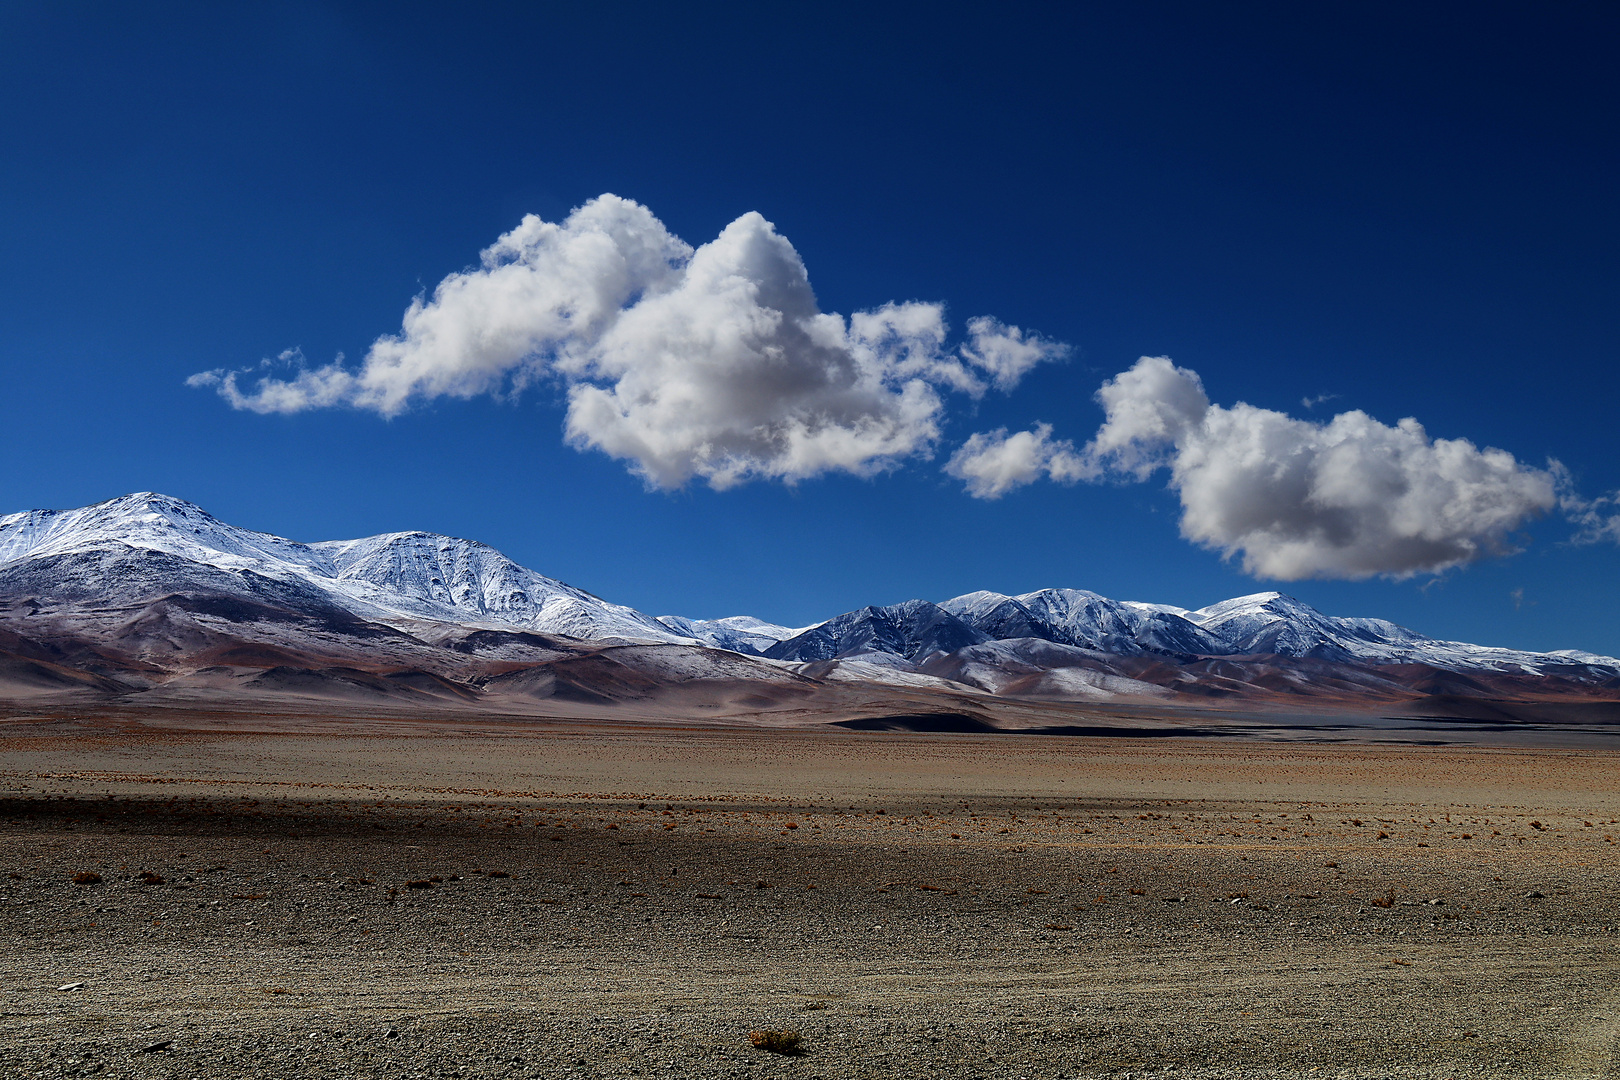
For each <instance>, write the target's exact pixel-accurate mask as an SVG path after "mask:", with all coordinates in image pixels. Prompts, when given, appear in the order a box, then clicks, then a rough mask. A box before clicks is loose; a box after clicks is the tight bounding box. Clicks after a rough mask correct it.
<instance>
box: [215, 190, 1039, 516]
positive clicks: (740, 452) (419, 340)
mask: <svg viewBox="0 0 1620 1080" xmlns="http://www.w3.org/2000/svg"><path fill="white" fill-rule="evenodd" d="M948 329H949V328H948V326H947V324H946V320H945V314H944V309H943V307H942V305H940V304H935V303H919V302H910V303H900V304H887V305H884V306H882V307H879V308H875V309H872V310H867V311H859V312H856V313H855V314H853V315H851V316H850V317H849V318H847V319H846V318H845V317H844V316H842V315H838V314H836V313H830V312H823V311H821V310H820V308H819V306H818V305H817V303H816V297H815V293H814V292H813V291H812V289H811V287H810V280H809V277H808V275H807V273H806V271H805V267H804V263H803V261H802V260H801V259H800V258H799V254H798V252H797V251H796V250H794V248H793V245H792V244H791V243H789V242H788V240H787V239H786V238H785V237H783V236H782V235H781V234H779V233H778V232H777V231H776V229H775V227H774V226H772V225H771V223H770V222H768V221H766V220H765V219H764V218H763V217H761V216H760V215H759V214H755V213H750V214H745V215H743V216H742V217H740V218H738V219H737V220H736V221H734V222H732V223H731V224H730V225H728V226H727V227H726V228H725V230H724V231H722V232H721V233H720V235H719V236H718V237H716V238H715V239H714V240H712V241H710V242H709V243H707V244H704V245H703V246H701V247H699V248H696V249H693V248H692V247H690V246H689V245H687V244H686V243H685V242H683V241H682V240H681V239H680V238H679V237H677V236H674V235H673V234H672V233H670V232H669V230H668V229H666V228H665V227H664V225H663V223H662V222H660V221H659V220H658V219H657V218H656V217H654V216H653V214H652V213H651V211H649V210H648V209H647V208H646V207H644V206H641V205H640V204H638V203H635V202H631V201H630V200H627V199H621V198H618V197H617V196H613V195H603V196H600V197H599V198H596V199H592V200H591V201H590V202H588V203H586V204H585V205H583V206H581V207H579V208H578V209H576V210H575V211H574V212H573V213H571V214H570V215H569V216H568V218H567V219H566V220H564V221H562V222H560V223H553V222H547V221H543V220H541V219H540V218H538V217H536V216H534V215H529V216H527V217H525V218H524V219H523V221H522V222H521V223H520V224H519V225H518V226H517V228H515V229H513V230H512V231H511V232H509V233H507V234H505V235H504V236H502V237H500V238H499V239H498V240H497V241H496V242H495V243H494V244H493V245H492V246H491V247H490V248H489V249H488V250H486V251H485V252H484V253H483V256H482V261H481V264H480V265H479V266H477V267H474V268H470V269H468V270H465V271H462V272H459V273H455V274H451V275H450V276H449V277H446V278H445V279H444V280H443V281H441V282H440V283H439V285H438V286H437V287H436V288H435V289H434V290H433V293H432V295H431V296H419V297H417V298H416V299H415V300H414V301H412V302H411V305H410V306H409V308H407V310H406V312H405V316H404V321H403V326H402V328H401V330H400V332H399V333H398V334H391V335H387V336H384V337H381V338H378V339H377V341H376V342H374V343H373V344H372V346H371V348H370V350H369V351H368V352H367V353H366V356H365V358H364V359H363V361H362V362H361V363H360V365H359V366H358V367H357V368H350V367H349V366H347V365H346V364H344V363H343V360H342V357H339V358H338V360H337V361H335V362H333V363H331V364H327V365H324V366H321V367H316V368H309V367H307V366H303V365H301V364H298V363H297V361H298V360H299V359H301V358H299V357H291V358H287V357H286V356H285V354H284V359H290V361H291V362H292V363H293V365H294V370H292V371H291V372H290V373H288V374H287V376H286V377H276V376H275V375H273V374H266V373H263V372H261V371H259V370H257V369H252V368H249V369H242V370H238V371H230V370H224V369H221V370H217V371H209V372H202V373H199V374H198V375H194V376H192V378H191V379H190V380H188V382H189V384H190V385H193V386H208V387H213V388H214V389H216V390H217V391H218V392H219V393H220V395H221V396H222V397H224V398H225V400H227V401H228V402H230V404H231V405H232V406H234V407H236V408H239V409H247V410H252V411H255V412H261V413H292V412H299V411H302V410H306V409H315V408H326V407H331V406H339V405H343V406H351V407H356V408H361V409H368V410H373V411H375V412H377V413H379V414H381V415H383V416H395V415H398V414H399V413H401V412H403V411H404V410H406V409H407V408H409V407H410V406H411V405H412V404H414V403H417V402H424V401H430V400H433V399H435V398H441V397H452V398H470V397H475V396H478V395H483V394H493V395H505V394H512V393H515V392H517V391H519V390H521V389H523V388H524V387H525V386H527V385H529V384H531V383H533V382H535V381H538V380H544V379H555V380H558V381H560V382H561V383H562V384H563V385H564V386H565V387H566V388H567V398H568V414H567V418H566V420H565V429H566V432H567V438H568V441H569V442H570V443H571V444H572V445H574V446H576V447H580V448H594V449H597V450H601V451H604V452H606V453H608V454H610V455H612V456H614V457H616V458H620V459H623V460H625V461H627V462H629V463H630V467H631V469H632V470H633V471H634V472H636V473H638V474H639V475H640V476H642V477H643V478H644V479H645V480H646V481H647V482H648V483H649V484H652V485H655V486H658V487H666V488H672V487H679V486H681V485H683V484H685V483H686V482H687V481H688V480H690V479H692V478H693V477H701V478H703V479H704V480H706V481H707V482H708V483H709V484H711V485H712V486H714V487H716V488H725V487H729V486H732V485H734V484H737V483H739V482H742V481H744V480H747V479H750V478H755V477H767V478H776V479H782V480H786V481H790V482H791V481H795V480H801V479H806V478H809V477H813V476H817V475H820V474H823V473H826V472H830V471H844V472H850V473H855V474H857V475H866V474H870V473H873V472H876V471H879V470H881V469H884V468H887V467H890V466H892V465H893V464H894V463H896V462H898V461H899V460H901V459H903V458H906V457H910V456H914V455H922V454H928V453H931V452H932V450H933V447H934V445H935V444H936V442H937V441H938V438H939V434H940V423H941V421H942V419H943V415H944V410H945V403H944V399H943V398H942V396H941V392H942V391H944V390H954V391H958V392H962V393H966V394H968V395H970V396H972V397H975V398H976V397H979V396H982V395H983V394H984V393H985V392H986V390H987V389H988V387H989V386H994V387H996V388H997V389H1001V390H1007V389H1010V388H1012V387H1013V386H1015V385H1016V384H1017V382H1018V381H1019V379H1020V378H1022V377H1023V375H1024V374H1025V373H1027V372H1028V371H1029V370H1030V368H1032V367H1034V366H1035V365H1036V364H1039V363H1041V362H1044V361H1048V360H1056V359H1060V358H1061V357H1062V356H1064V355H1065V354H1066V352H1067V348H1066V346H1063V345H1061V344H1059V343H1056V342H1051V341H1048V340H1046V339H1045V338H1042V337H1040V336H1039V335H1036V334H1033V333H1027V332H1025V331H1023V330H1021V329H1019V328H1018V327H1015V326H1006V325H1004V324H1002V323H1000V322H998V321H996V320H994V319H991V318H988V317H981V318H977V319H973V320H970V321H969V323H968V326H967V333H968V337H967V340H966V341H965V342H964V343H963V344H961V345H960V346H958V347H957V348H956V349H955V350H952V349H949V348H948V347H947V344H946V343H947V339H948Z"/></svg>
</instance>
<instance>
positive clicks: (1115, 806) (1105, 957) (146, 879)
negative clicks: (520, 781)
mask: <svg viewBox="0 0 1620 1080" xmlns="http://www.w3.org/2000/svg"><path fill="white" fill-rule="evenodd" d="M931 745H935V746H937V745H939V744H938V743H935V744H931ZM1210 752H1212V753H1213V752H1214V751H1210ZM1223 752H1224V751H1223ZM1611 765H1612V763H1610V762H1608V761H1606V760H1604V761H1597V762H1590V763H1589V764H1588V765H1587V766H1583V767H1590V768H1592V769H1594V770H1595V773H1594V775H1596V774H1600V773H1603V772H1604V771H1605V770H1610V769H1611ZM885 767H888V766H885ZM1426 767H1427V768H1430V770H1431V772H1432V770H1433V762H1432V761H1431V762H1430V764H1429V765H1428V766H1426ZM104 779H105V778H104V777H101V778H97V780H96V783H101V782H102V781H103V780H104ZM396 779H397V778H396ZM880 780H881V778H880ZM874 783H875V785H876V787H875V788H874V789H873V790H868V791H865V793H859V794H850V793H848V792H844V793H839V792H832V793H826V792H824V793H822V794H820V795H816V796H814V797H811V796H804V795H802V794H791V793H790V795H789V796H783V797H781V798H763V797H748V796H744V795H735V794H731V795H724V794H721V795H712V796H705V797H688V798H683V799H670V800H657V801H649V800H646V799H637V798H624V797H615V796H613V795H612V793H611V792H596V793H592V792H576V793H574V794H572V795H570V796H567V797H564V796H555V795H554V796H549V797H522V798H517V797H510V796H508V795H493V796H483V795H477V794H468V793H466V792H459V793H453V792H443V791H440V792H433V791H427V790H421V791H417V792H416V793H414V794H402V793H401V792H402V789H401V786H400V785H399V784H395V785H394V786H393V787H392V788H391V790H390V794H389V795H387V797H381V796H379V795H377V794H376V793H374V792H364V791H351V792H347V793H343V794H341V795H339V796H337V797H330V796H328V797H324V798H316V797H313V796H314V795H315V794H316V793H315V792H312V791H300V790H299V789H297V788H296V786H295V787H292V788H287V787H283V788H282V789H281V794H279V795H274V796H272V795H267V794H264V793H263V792H258V791H256V792H255V793H253V794H250V795H249V794H243V795H234V796H233V795H227V794H222V793H220V791H219V790H218V786H217V785H216V786H214V787H206V786H197V785H193V786H191V787H189V788H188V787H186V786H185V785H182V784H176V783H174V782H172V781H165V780H162V779H151V780H150V782H145V783H143V782H137V781H135V780H128V779H127V778H126V780H125V781H124V782H121V783H120V784H116V785H107V786H109V787H111V788H113V789H114V790H113V791H112V793H111V794H99V795H97V794H92V793H91V792H90V791H88V790H61V791H58V792H57V793H56V794H44V793H42V792H40V791H38V790H36V791H33V792H31V793H23V792H22V791H20V790H18V788H19V787H20V786H24V785H16V784H13V785H12V787H13V795H12V796H11V797H10V798H7V799H4V800H0V894H3V895H0V935H3V936H4V941H5V942H6V948H5V949H4V951H3V955H0V1032H3V1034H4V1038H3V1040H0V1076H4V1077H80V1076H97V1077H221V1076H232V1077H235V1076H258V1077H331V1076H343V1077H441V1076H463V1077H553V1076H557V1077H565V1076H576V1077H669V1078H688V1077H750V1078H752V1077H795V1078H799V1077H802V1078H810V1077H826V1078H835V1077H873V1078H877V1077H896V1078H899V1077H907V1078H910V1077H951V1078H968V1077H983V1078H992V1077H994V1078H1000V1077H1028V1078H1036V1077H1040V1078H1047V1077H1146V1076H1163V1075H1178V1076H1192V1077H1210V1078H1214V1077H1229V1078H1239V1077H1242V1078H1250V1077H1253V1078H1261V1077H1265V1078H1272V1077H1298V1076H1336V1077H1357V1078H1363V1077H1364V1078H1372V1077H1414V1078H1417V1077H1423V1078H1444V1077H1473V1076H1479V1077H1603V1076H1611V1075H1615V1072H1616V1070H1615V1068H1614V1065H1615V1061H1614V1051H1615V1047H1616V1038H1617V1036H1620V981H1617V978H1616V976H1617V975H1620V903H1617V900H1620V874H1617V873H1616V859H1615V857H1614V850H1615V849H1614V844H1613V842H1612V840H1611V838H1612V837H1613V836H1616V835H1620V820H1617V819H1620V806H1616V805H1615V803H1614V800H1613V798H1612V795H1611V794H1609V793H1603V794H1602V796H1601V798H1600V797H1598V796H1596V795H1594V797H1593V799H1592V801H1591V804H1590V805H1586V806H1580V805H1571V800H1570V799H1569V798H1564V797H1561V798H1560V799H1559V800H1556V801H1557V803H1558V805H1553V806H1550V808H1549V807H1548V806H1547V805H1546V804H1544V806H1543V807H1540V808H1538V807H1536V806H1533V805H1527V804H1526V803H1527V800H1525V799H1524V796H1525V792H1524V791H1522V790H1521V791H1517V792H1516V793H1515V794H1516V795H1517V796H1518V797H1519V798H1520V799H1521V802H1520V804H1518V805H1506V802H1505V800H1504V802H1503V803H1495V804H1491V805H1489V806H1486V805H1482V804H1479V803H1470V804H1468V805H1462V804H1456V805H1450V804H1446V803H1443V802H1435V801H1434V800H1433V799H1426V800H1425V801H1423V802H1421V803H1419V802H1413V801H1407V800H1392V799H1376V800H1369V799H1367V798H1366V797H1360V798H1357V799H1355V800H1349V799H1345V798H1342V796H1343V795H1344V794H1345V793H1344V792H1339V793H1338V794H1339V795H1340V796H1341V797H1340V798H1337V799H1335V798H1326V797H1324V798H1318V799H1314V800H1302V799H1299V798H1293V797H1290V798H1288V799H1284V800H1275V799H1258V798H1242V799H1239V798H1231V797H1222V798H1214V797H1206V798H1193V797H1188V798H1182V799H1168V798H1162V797H1157V796H1155V797H1152V798H1146V797H1144V798H1141V799H1131V798H1120V797H1115V796H1111V797H1108V798H1097V797H1087V796H1085V795H1084V794H1081V795H1078V796H1077V795H1075V794H1072V793H1071V794H1065V795H1062V796H1058V795H1053V794H1046V795H1040V794H1036V795H1026V794H1020V795H1005V794H1003V795H996V794H995V793H994V792H987V791H984V790H975V791H974V792H973V793H972V794H971V795H970V797H966V798H964V797H961V796H960V795H959V794H956V793H951V794H940V793H937V792H936V793H933V794H926V793H925V794H918V793H916V792H904V791H903V790H902V789H903V788H904V785H903V784H896V785H894V788H893V791H891V792H889V793H888V795H887V796H886V795H885V793H884V792H883V791H881V790H879V789H881V788H882V786H883V785H882V784H881V783H880V782H874ZM1470 783H1473V781H1470ZM58 786H59V787H63V788H71V787H72V786H73V785H58ZM90 786H93V785H91V784H90V783H88V782H86V783H81V784H79V785H78V787H79V788H81V789H84V788H88V787H90ZM895 791H900V792H901V794H900V796H899V797H888V796H892V795H893V794H894V792H895ZM199 792H200V793H199ZM1296 794H1297V793H1296ZM1319 794H1323V795H1332V794H1333V793H1332V792H1327V791H1324V792H1320V793H1319ZM1550 801H1551V800H1549V802H1550ZM1448 815H1449V816H1448ZM76 874H95V875H99V877H100V881H99V882H95V883H89V884H75V883H74V881H73V878H74V876H75V875H76ZM413 883H415V884H414V885H413ZM755 1030H795V1031H798V1032H799V1033H801V1034H802V1037H803V1043H802V1047H803V1052H802V1053H801V1054H799V1055H796V1056H784V1055H779V1054H774V1053H770V1052H767V1051H764V1050H760V1049H756V1048H755V1047H753V1046H752V1045H751V1043H750V1039H749V1035H750V1032H752V1031H755Z"/></svg>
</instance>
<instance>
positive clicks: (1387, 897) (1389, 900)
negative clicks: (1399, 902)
mask: <svg viewBox="0 0 1620 1080" xmlns="http://www.w3.org/2000/svg"><path fill="white" fill-rule="evenodd" d="M1367 903H1369V904H1371V905H1372V906H1373V907H1379V908H1392V907H1394V906H1395V890H1394V889H1390V890H1389V891H1388V892H1386V893H1385V894H1384V895H1383V896H1375V897H1373V898H1372V899H1371V900H1369V901H1367Z"/></svg>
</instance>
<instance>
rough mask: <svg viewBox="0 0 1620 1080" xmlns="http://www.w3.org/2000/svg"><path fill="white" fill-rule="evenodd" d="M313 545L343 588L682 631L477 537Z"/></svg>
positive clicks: (633, 633)
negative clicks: (524, 562) (524, 563)
mask: <svg viewBox="0 0 1620 1080" xmlns="http://www.w3.org/2000/svg"><path fill="white" fill-rule="evenodd" d="M309 547H310V548H311V549H312V550H313V551H315V552H317V553H319V554H320V555H322V556H324V557H325V558H327V559H329V560H330V562H331V565H332V566H333V568H334V571H335V577H336V580H337V587H339V588H347V587H349V586H351V585H353V584H354V583H365V584H368V585H373V586H376V587H377V588H379V589H382V590H386V592H388V593H390V594H392V595H395V596H403V597H410V598H413V599H419V600H427V601H430V602H432V603H433V604H434V605H436V606H437V607H439V608H442V609H449V610H451V611H454V612H455V613H456V616H457V617H459V618H460V619H461V620H463V621H467V620H471V621H475V622H493V623H503V624H505V625H508V626H521V627H524V628H526V629H530V630H539V631H541V632H543V633H551V634H566V635H568V636H569V637H583V638H604V637H625V638H634V639H639V640H649V641H675V640H679V639H680V638H682V637H684V636H685V635H681V634H677V633H674V632H672V631H671V630H670V629H669V628H668V627H666V626H665V625H664V624H663V623H660V622H658V621H657V620H656V619H651V618H649V617H647V616H646V615H643V614H642V613H641V612H639V611H636V610H635V609H634V608H628V607H624V606H623V605H620V604H610V603H608V602H607V601H605V600H602V599H600V598H598V597H595V596H592V595H591V594H590V593H588V592H585V591H584V590H583V589H576V588H574V587H573V586H570V585H564V584H563V583H562V582H560V581H555V580H553V579H551V578H548V577H545V576H544V575H542V574H537V573H535V572H534V571H533V570H530V569H528V568H527V567H524V566H519V565H518V564H517V563H515V562H513V561H512V560H511V559H508V558H507V557H506V556H505V555H502V554H501V553H500V552H499V551H496V550H495V549H494V548H492V547H490V546H489V545H487V544H480V543H477V542H476V541H472V540H459V539H456V538H455V537H451V536H440V535H438V534H436V533H424V532H408V533H388V534H385V535H382V536H368V537H366V538H365V539H363V540H330V541H325V542H321V543H315V544H311V545H309ZM430 617H431V616H430ZM439 617H441V618H442V616H439Z"/></svg>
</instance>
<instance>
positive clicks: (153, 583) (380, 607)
mask: <svg viewBox="0 0 1620 1080" xmlns="http://www.w3.org/2000/svg"><path fill="white" fill-rule="evenodd" d="M154 555H156V556H168V557H170V558H169V560H167V561H165V560H163V559H161V558H159V559H157V560H156V561H154ZM63 560H67V562H68V563H71V564H72V565H73V566H75V567H76V568H77V569H76V570H75V571H74V573H72V574H67V575H62V574H60V573H58V574H57V575H56V576H57V577H58V578H60V577H63V576H66V577H69V578H72V577H74V576H75V575H76V576H77V577H78V578H79V580H78V581H77V582H76V584H78V585H79V586H80V591H82V592H83V593H85V594H86V595H95V594H97V593H98V592H99V593H100V594H102V595H103V596H104V597H106V598H108V599H109V600H110V599H113V598H116V597H119V596H120V595H122V594H124V593H127V592H128V590H129V588H130V587H131V586H132V584H136V583H138V584H139V586H140V587H141V588H142V589H144V590H145V591H146V593H148V594H151V593H155V592H161V591H162V590H164V589H169V590H171V591H183V590H185V589H187V588H198V587H202V588H206V589H209V590H210V591H221V592H225V593H230V594H243V593H248V594H254V596H255V598H256V599H257V598H259V596H258V594H261V593H263V592H264V591H265V589H264V588H263V587H262V586H255V585H254V582H255V581H260V580H264V579H268V580H269V581H272V582H277V583H280V584H281V585H282V586H283V587H287V588H291V589H292V590H293V591H294V592H295V593H296V594H298V595H301V596H303V597H304V600H305V602H306V603H307V602H308V595H309V594H313V595H315V596H317V597H319V598H321V599H323V600H324V601H325V602H326V603H327V604H329V605H330V606H332V607H335V608H339V609H342V610H345V611H348V612H351V613H353V614H354V615H356V616H358V617H361V618H366V619H373V620H379V621H385V622H386V621H389V620H396V621H397V620H399V619H407V620H416V619H421V620H430V621H435V622H448V623H458V624H465V623H471V624H478V625H493V626H512V627H520V628H522V629H526V630H535V631H539V632H541V633H550V634H562V635H567V636H570V637H579V638H592V639H613V638H623V639H628V640H636V641H669V642H674V641H681V640H684V636H683V635H680V634H677V633H675V632H673V631H671V630H670V629H669V628H668V627H666V626H665V625H664V624H662V623H660V622H657V621H656V620H654V619H652V618H650V617H648V616H646V615H643V614H642V613H640V612H638V611H635V610H634V609H632V608H628V607H624V606H622V605H618V604H609V603H607V602H606V601H603V600H600V599H598V598H597V597H595V596H592V595H591V594H590V593H587V592H585V591H583V590H580V589H575V588H573V587H571V586H568V585H564V584H563V583H562V582H560V581H555V580H553V579H551V578H548V577H545V576H543V575H541V574H537V573H535V572H534V571H532V570H529V569H526V568H525V567H522V566H519V565H518V564H517V563H514V562H512V561H511V560H510V559H508V558H506V557H505V556H504V555H502V554H501V553H500V552H498V551H496V550H495V549H494V548H491V547H489V546H487V545H485V544H479V543H475V542H473V541H469V540H459V539H455V538H453V537H448V536H437V535H434V534H431V533H392V534H388V535H384V536H373V537H367V538H365V539H363V540H347V541H332V542H326V543H316V544H301V543H298V542H297V541H293V540H287V539H284V538H282V537H278V536H272V535H269V534H267V533H259V532H253V531H251V530H248V529H240V528H237V527H235V526H232V525H227V524H225V523H224V522H222V521H220V520H218V519H217V518H215V517H213V516H212V515H210V514H208V513H206V512H205V511H203V510H202V509H201V508H199V507H197V506H194V505H192V504H191V503H188V502H185V501H183V500H180V499H175V498H171V497H169V496H166V495H158V494H155V493H152V492H140V493H137V494H134V495H125V496H122V497H120V498H117V499H111V500H109V501H107V502H104V503H97V504H96V505H94V506H87V507H83V508H81V509H77V510H34V511H29V512H27V513H21V514H11V515H8V516H6V517H4V518H0V576H6V577H9V578H13V579H19V580H22V579H26V578H27V577H28V574H27V567H29V566H31V565H32V566H42V565H43V564H44V563H45V562H46V561H52V562H53V563H56V564H58V569H59V570H60V569H61V567H62V566H64V565H66V564H64V563H63ZM36 576H37V575H36ZM271 591H272V592H274V591H275V590H273V589H272V590H271Z"/></svg>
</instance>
